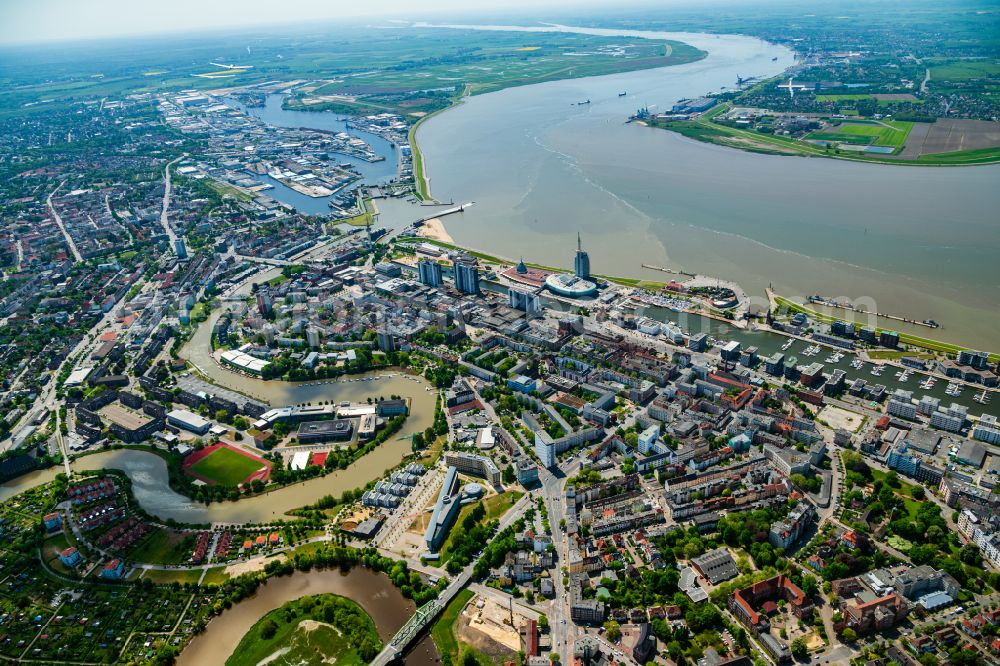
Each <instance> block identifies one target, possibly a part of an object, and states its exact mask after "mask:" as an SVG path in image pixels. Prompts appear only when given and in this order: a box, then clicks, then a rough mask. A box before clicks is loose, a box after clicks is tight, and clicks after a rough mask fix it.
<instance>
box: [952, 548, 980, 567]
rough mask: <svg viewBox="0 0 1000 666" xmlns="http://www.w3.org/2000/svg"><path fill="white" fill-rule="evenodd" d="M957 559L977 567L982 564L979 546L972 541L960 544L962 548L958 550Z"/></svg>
mask: <svg viewBox="0 0 1000 666" xmlns="http://www.w3.org/2000/svg"><path fill="white" fill-rule="evenodd" d="M958 559H960V560H962V562H963V563H965V564H968V565H971V566H974V567H978V566H979V565H980V564H982V561H983V556H982V554H981V553H980V552H979V547H978V546H976V544H974V543H967V544H965V545H964V546H962V550H960V551H959V552H958Z"/></svg>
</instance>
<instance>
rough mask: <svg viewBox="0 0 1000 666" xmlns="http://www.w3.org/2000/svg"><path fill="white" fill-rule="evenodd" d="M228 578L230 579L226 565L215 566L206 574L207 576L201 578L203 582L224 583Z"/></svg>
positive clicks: (204, 583) (208, 583)
mask: <svg viewBox="0 0 1000 666" xmlns="http://www.w3.org/2000/svg"><path fill="white" fill-rule="evenodd" d="M227 580H229V574H227V573H226V567H213V568H212V569H209V570H208V572H207V573H206V574H205V577H204V578H203V579H202V580H201V584H202V585H222V584H223V583H225V582H226V581H227Z"/></svg>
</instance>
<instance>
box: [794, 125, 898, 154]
mask: <svg viewBox="0 0 1000 666" xmlns="http://www.w3.org/2000/svg"><path fill="white" fill-rule="evenodd" d="M912 128H913V123H910V122H900V121H893V120H885V121H874V122H871V123H862V122H857V121H855V122H846V123H840V124H839V125H833V126H831V127H827V128H825V129H822V130H819V131H816V132H812V133H810V134H809V135H808V136H807V137H806V138H807V139H810V140H816V141H832V142H836V143H850V144H855V145H861V146H892V147H893V148H902V146H903V144H905V143H906V137H907V135H909V133H910V130H911V129H912Z"/></svg>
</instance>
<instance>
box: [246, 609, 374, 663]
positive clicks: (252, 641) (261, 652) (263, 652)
mask: <svg viewBox="0 0 1000 666" xmlns="http://www.w3.org/2000/svg"><path fill="white" fill-rule="evenodd" d="M268 634H270V636H269V637H265V636H268ZM381 646H382V643H381V641H380V640H379V637H378V632H377V631H376V630H375V621H374V620H372V619H371V617H370V616H369V615H368V614H367V613H365V611H364V610H362V608H361V607H360V606H358V605H357V604H356V603H354V602H353V601H351V600H350V599H346V598H344V597H340V596H337V595H334V594H320V595H314V596H307V597H302V598H300V599H296V600H294V601H290V602H288V603H286V604H285V605H284V606H282V607H281V608H278V609H275V610H273V611H271V612H270V613H268V614H267V615H265V616H264V617H262V618H261V619H260V620H258V621H257V623H256V624H254V625H253V627H251V628H250V631H248V632H247V633H246V635H244V636H243V639H242V640H241V641H240V643H239V645H238V646H237V647H236V650H235V651H234V652H233V654H232V655H231V656H230V657H229V659H227V660H226V666H256V664H262V663H274V664H334V663H335V664H337V666H353V665H354V664H358V665H360V664H365V663H367V662H368V659H365V658H363V657H362V654H363V653H364V652H365V651H366V650H367V651H368V652H373V651H374V652H373V653H372V656H374V655H375V654H378V650H379V649H381Z"/></svg>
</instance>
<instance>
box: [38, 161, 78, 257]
mask: <svg viewBox="0 0 1000 666" xmlns="http://www.w3.org/2000/svg"><path fill="white" fill-rule="evenodd" d="M65 184H66V181H65V180H64V181H62V182H61V183H59V187H57V188H56V189H54V190H52V193H51V194H49V197H48V199H46V200H45V201H46V203H47V204H48V206H49V211H51V212H52V218H53V219H54V220H55V221H56V226H58V227H59V231H61V232H62V235H63V238H65V239H66V245H68V246H69V251H70V254H72V255H73V259H74V260H76V261H83V256H82V255H81V254H80V250H78V249H77V248H76V243H75V242H74V241H73V237H72V236H70V235H69V232H68V231H66V225H65V224H63V221H62V218H61V217H59V213H58V212H56V207H55V206H53V205H52V197H53V196H55V193H56V192H58V191H59V190H60V189H61V188H62V186H63V185H65Z"/></svg>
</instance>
